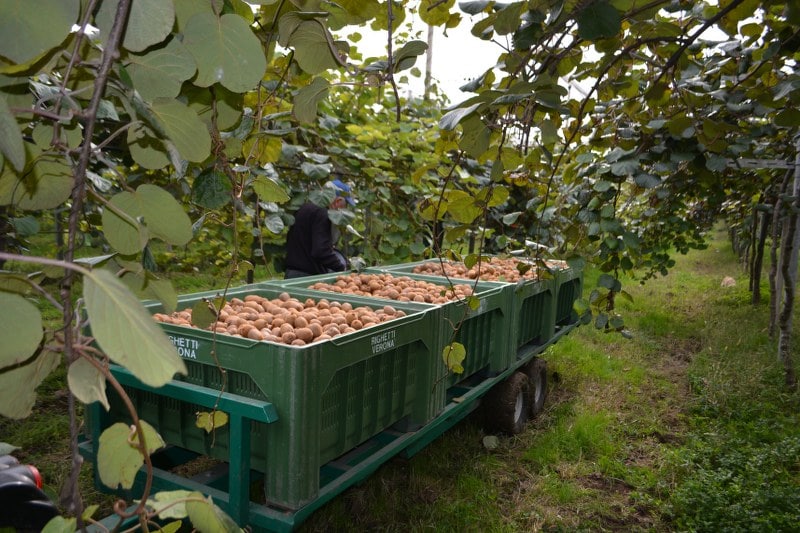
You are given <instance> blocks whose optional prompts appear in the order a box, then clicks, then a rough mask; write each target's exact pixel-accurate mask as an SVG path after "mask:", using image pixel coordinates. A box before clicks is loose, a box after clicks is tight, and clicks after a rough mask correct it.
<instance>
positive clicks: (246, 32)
mask: <svg viewBox="0 0 800 533" xmlns="http://www.w3.org/2000/svg"><path fill="white" fill-rule="evenodd" d="M183 42H184V44H185V45H186V47H187V48H188V49H189V52H190V53H191V54H192V55H193V56H194V59H195V61H196V62H197V79H196V80H195V84H197V85H199V86H200V87H208V86H210V85H213V84H214V83H217V82H219V83H220V84H221V85H222V86H223V87H225V88H227V89H230V90H231V91H233V92H237V93H243V92H245V91H248V90H250V89H253V88H255V86H256V85H257V84H258V82H259V81H261V78H262V76H263V75H264V72H265V71H266V69H267V60H266V58H265V55H264V50H263V49H262V47H261V43H260V42H259V40H258V38H257V37H256V36H255V35H254V34H253V31H252V30H251V29H250V26H249V25H248V23H247V21H246V20H245V19H243V18H242V17H240V16H238V15H234V14H227V15H223V16H222V17H220V18H217V17H216V16H214V15H213V14H212V13H206V12H203V13H198V14H196V15H194V16H193V17H192V18H191V19H189V22H188V23H187V25H186V31H185V35H184V40H183Z"/></svg>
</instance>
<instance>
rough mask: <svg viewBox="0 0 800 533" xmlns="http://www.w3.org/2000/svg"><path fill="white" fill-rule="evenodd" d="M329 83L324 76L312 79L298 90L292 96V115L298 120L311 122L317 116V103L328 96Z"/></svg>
mask: <svg viewBox="0 0 800 533" xmlns="http://www.w3.org/2000/svg"><path fill="white" fill-rule="evenodd" d="M330 87H331V84H330V83H328V80H326V79H324V78H314V80H313V81H312V82H311V83H310V84H308V85H306V86H305V87H303V88H302V89H300V90H298V91H297V92H296V93H295V97H294V109H293V112H294V116H295V117H296V118H297V120H299V121H300V122H313V121H314V119H316V118H317V105H318V104H319V103H320V102H321V101H322V100H324V99H325V97H326V96H328V91H329V90H330Z"/></svg>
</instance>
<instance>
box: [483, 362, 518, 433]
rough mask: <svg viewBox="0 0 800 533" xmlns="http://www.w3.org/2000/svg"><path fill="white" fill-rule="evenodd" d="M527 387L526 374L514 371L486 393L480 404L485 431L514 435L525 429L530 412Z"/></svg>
mask: <svg viewBox="0 0 800 533" xmlns="http://www.w3.org/2000/svg"><path fill="white" fill-rule="evenodd" d="M528 389H529V386H528V376H527V375H526V374H524V373H523V372H514V373H513V374H511V376H509V377H508V379H506V380H505V381H502V382H500V383H498V384H497V385H495V386H494V387H493V388H492V389H491V390H490V391H489V392H487V393H486V396H485V398H484V400H483V402H481V405H482V411H483V421H484V424H483V425H484V428H485V429H486V431H487V432H489V433H494V432H499V433H506V434H508V435H516V434H518V433H521V432H522V430H523V429H525V424H526V423H527V421H528V413H529V412H530V392H529V390H528Z"/></svg>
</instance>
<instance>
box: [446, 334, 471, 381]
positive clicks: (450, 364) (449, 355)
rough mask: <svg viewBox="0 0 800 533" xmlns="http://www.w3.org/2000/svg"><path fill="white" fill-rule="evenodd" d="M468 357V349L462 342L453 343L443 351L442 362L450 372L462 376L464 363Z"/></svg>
mask: <svg viewBox="0 0 800 533" xmlns="http://www.w3.org/2000/svg"><path fill="white" fill-rule="evenodd" d="M466 357H467V349H466V348H465V347H464V345H463V344H461V343H460V342H451V343H450V344H448V345H447V346H445V347H444V349H443V350H442V360H443V361H444V364H445V366H446V367H447V369H448V370H449V371H450V372H453V373H455V374H461V373H463V372H464V367H463V366H462V363H463V362H464V359H465V358H466Z"/></svg>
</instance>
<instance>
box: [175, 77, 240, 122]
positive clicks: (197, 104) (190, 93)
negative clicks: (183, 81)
mask: <svg viewBox="0 0 800 533" xmlns="http://www.w3.org/2000/svg"><path fill="white" fill-rule="evenodd" d="M181 97H182V98H186V100H187V101H188V102H189V107H190V108H192V109H193V110H194V112H195V113H197V116H199V117H200V120H202V121H203V122H205V123H206V124H207V125H208V127H209V129H211V127H212V124H214V125H216V129H218V130H219V131H227V130H229V129H231V128H233V127H234V126H236V125H237V124H238V123H239V122H240V121H241V119H242V110H243V109H244V107H245V105H244V103H243V100H244V96H243V95H241V94H239V93H235V92H232V91H229V90H228V89H226V88H225V87H222V86H215V87H214V89H213V91H212V90H211V89H209V88H203V87H197V86H196V85H185V86H184V88H183V91H182V92H181Z"/></svg>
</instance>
